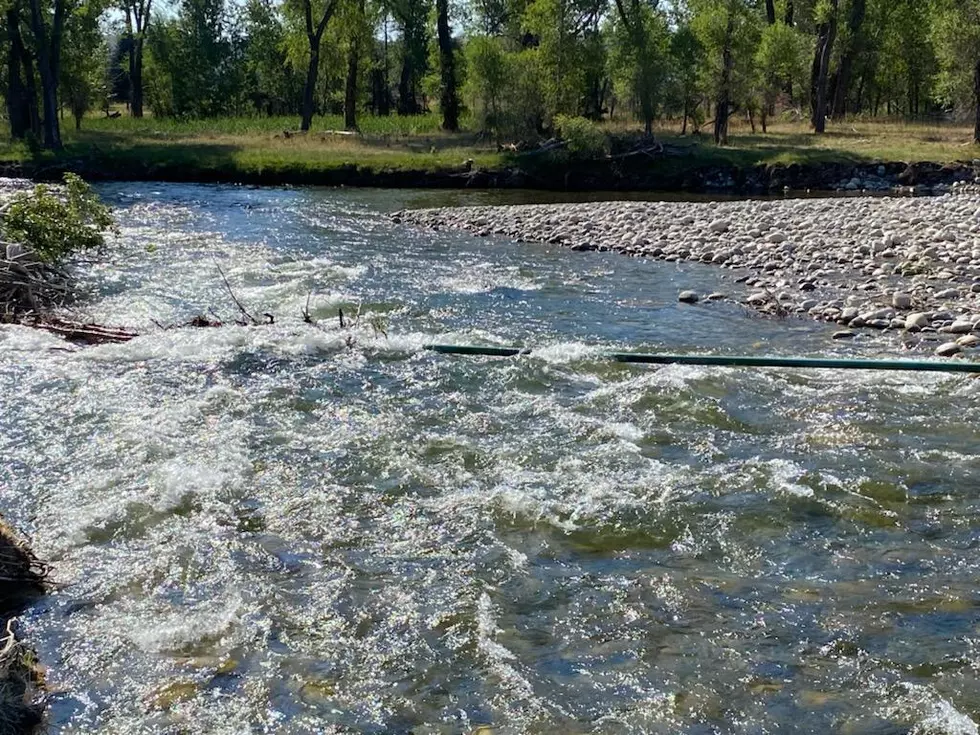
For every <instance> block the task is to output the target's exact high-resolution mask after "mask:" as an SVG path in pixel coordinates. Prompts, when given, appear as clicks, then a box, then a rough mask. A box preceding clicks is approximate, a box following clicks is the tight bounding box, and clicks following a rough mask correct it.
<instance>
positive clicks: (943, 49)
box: [933, 0, 980, 145]
mask: <svg viewBox="0 0 980 735" xmlns="http://www.w3.org/2000/svg"><path fill="white" fill-rule="evenodd" d="M933 38H934V39H935V42H936V50H937V53H938V57H939V63H940V68H941V69H942V74H941V76H940V79H939V89H940V92H941V95H942V97H943V99H945V101H946V102H947V103H948V104H950V105H955V104H957V102H959V101H961V100H964V99H970V100H971V101H972V107H973V123H974V127H973V142H974V144H976V145H980V0H940V2H939V3H937V7H936V10H935V20H934V25H933Z"/></svg>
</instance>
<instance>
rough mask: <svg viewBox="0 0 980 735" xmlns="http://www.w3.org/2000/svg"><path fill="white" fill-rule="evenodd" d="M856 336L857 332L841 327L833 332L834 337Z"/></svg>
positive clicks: (847, 337)
mask: <svg viewBox="0 0 980 735" xmlns="http://www.w3.org/2000/svg"><path fill="white" fill-rule="evenodd" d="M856 336H857V332H852V331H851V330H850V329H841V330H840V331H837V332H834V339H851V338H852V337H856Z"/></svg>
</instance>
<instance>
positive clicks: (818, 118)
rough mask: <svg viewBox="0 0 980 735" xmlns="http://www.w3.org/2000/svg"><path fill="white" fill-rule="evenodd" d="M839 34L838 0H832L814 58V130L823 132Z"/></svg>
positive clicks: (825, 124)
mask: <svg viewBox="0 0 980 735" xmlns="http://www.w3.org/2000/svg"><path fill="white" fill-rule="evenodd" d="M836 36H837V0H831V11H830V18H828V19H827V20H826V21H825V22H824V23H821V24H820V29H819V32H818V35H817V49H816V54H815V56H814V59H813V70H812V71H813V77H812V83H813V84H812V89H811V93H810V94H811V101H812V106H813V121H812V122H813V130H814V132H817V133H823V132H824V131H825V130H826V127H827V74H828V71H829V67H830V54H831V52H832V50H833V48H834V39H835V38H836Z"/></svg>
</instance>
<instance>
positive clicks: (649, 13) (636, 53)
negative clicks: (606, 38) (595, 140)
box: [610, 0, 669, 135]
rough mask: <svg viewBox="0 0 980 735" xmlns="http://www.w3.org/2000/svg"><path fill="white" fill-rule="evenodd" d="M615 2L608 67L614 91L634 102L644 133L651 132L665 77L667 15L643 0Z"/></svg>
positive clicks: (650, 133)
mask: <svg viewBox="0 0 980 735" xmlns="http://www.w3.org/2000/svg"><path fill="white" fill-rule="evenodd" d="M615 5H616V13H615V15H614V16H613V21H612V33H611V36H610V43H611V45H612V53H611V57H610V62H611V63H610V67H611V70H612V73H613V76H614V78H615V79H616V82H617V87H618V89H617V92H619V93H620V94H622V95H623V96H625V97H626V98H627V99H631V100H632V101H633V102H634V105H635V108H636V110H637V111H638V112H639V114H640V118H641V119H642V120H643V131H644V134H646V135H652V134H653V121H654V118H655V117H656V114H657V103H658V99H659V97H660V96H661V94H662V92H663V87H664V85H665V83H666V78H667V67H668V62H667V55H668V43H669V29H668V27H667V19H666V18H665V17H664V15H663V14H662V13H661V12H659V10H658V8H657V7H656V6H651V5H649V4H647V3H646V2H644V1H643V0H615Z"/></svg>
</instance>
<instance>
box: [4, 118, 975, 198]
mask: <svg viewBox="0 0 980 735" xmlns="http://www.w3.org/2000/svg"><path fill="white" fill-rule="evenodd" d="M342 122H343V121H342V120H341V119H340V118H339V117H322V118H317V119H316V120H315V122H314V128H313V130H312V131H310V133H308V134H306V135H299V134H296V133H295V132H294V131H295V128H296V123H297V120H296V119H295V118H294V117H288V118H274V117H273V118H225V119H217V120H196V121H174V120H166V119H154V118H150V117H148V118H144V119H142V120H134V119H131V118H128V117H125V116H124V117H121V118H117V119H108V118H105V117H92V118H88V119H86V120H85V121H84V122H83V127H82V130H79V131H76V130H74V129H70V128H68V127H66V130H65V131H64V138H65V144H66V146H65V150H64V151H63V152H62V153H60V154H58V155H54V154H51V153H48V152H42V153H37V152H34V151H32V150H31V149H30V148H29V147H28V146H26V145H24V144H14V143H9V142H6V143H3V144H0V160H2V161H5V162H8V163H14V162H20V163H24V164H29V165H32V166H35V167H37V166H41V167H43V166H45V165H58V164H63V163H65V162H77V161H84V162H85V164H86V166H87V167H88V168H89V169H90V170H93V171H100V172H102V173H104V174H105V175H107V176H111V175H113V173H116V174H118V175H123V174H126V173H131V172H133V171H140V172H145V174H146V175H148V176H151V177H152V176H153V175H154V172H157V173H160V174H161V175H164V174H165V175H166V177H167V178H173V177H178V178H179V177H180V175H181V174H182V173H183V174H186V176H187V178H190V179H209V178H214V179H227V180H236V178H241V179H242V180H251V179H255V178H257V177H258V178H261V179H263V180H265V179H268V180H270V181H275V180H276V179H277V178H278V179H281V180H282V182H283V183H288V182H290V181H296V182H302V183H309V182H315V181H316V180H317V178H318V176H320V175H323V176H324V178H325V181H326V182H327V183H329V182H330V174H331V172H337V171H340V170H343V169H350V168H352V167H356V168H357V169H358V170H360V171H364V172H403V173H405V174H410V173H420V172H429V173H439V172H442V173H445V172H452V171H456V172H460V171H463V170H464V162H465V161H467V160H472V162H473V167H474V168H479V169H484V170H487V169H489V170H500V169H506V168H514V167H520V168H524V169H532V170H533V169H534V168H539V169H541V168H544V167H547V166H550V165H551V164H552V162H551V161H550V160H548V159H547V158H546V157H542V156H530V157H528V156H524V155H521V154H515V153H509V152H499V151H498V150H497V146H496V145H495V144H494V143H493V142H491V141H489V140H487V139H486V138H485V137H482V136H479V135H478V134H476V133H475V132H474V131H472V130H469V131H464V132H462V133H458V134H453V135H450V134H446V133H443V132H442V131H440V130H439V120H438V119H437V118H436V116H434V115H427V116H420V117H409V118H399V117H395V116H392V117H387V118H375V117H367V116H365V117H363V118H362V119H361V126H362V128H361V134H360V135H356V136H354V135H345V134H342V133H340V132H339V131H340V130H341V129H342V127H343V125H342ZM66 125H68V121H67V120H66ZM605 127H606V129H607V130H608V131H609V132H610V133H611V134H624V133H628V132H630V131H631V130H633V128H632V127H629V126H625V125H616V124H610V125H606V126H605ZM4 137H5V136H4ZM658 137H659V139H660V140H662V141H663V142H664V143H667V144H670V145H671V146H673V147H674V148H675V151H674V155H672V156H668V157H666V158H664V159H660V160H656V161H655V160H653V159H649V160H647V161H644V165H645V166H646V167H647V170H648V171H650V170H653V171H656V170H658V168H659V169H663V171H664V173H665V174H668V173H670V174H674V175H676V174H677V173H678V172H679V171H681V172H682V171H684V170H696V169H699V168H702V169H703V168H706V167H711V166H734V167H741V168H748V167H753V166H760V165H772V164H774V165H790V164H803V165H807V164H820V163H855V164H857V163H869V162H876V161H885V162H897V161H905V162H915V161H931V162H937V163H945V162H949V161H955V160H971V159H973V158H974V157H975V156H980V149H978V148H976V147H974V146H973V145H972V144H971V142H970V141H971V137H972V131H971V130H970V129H968V128H965V127H959V126H953V125H937V124H929V125H927V124H920V123H903V122H880V121H873V122H846V123H841V124H835V125H832V126H831V127H830V130H829V132H828V133H827V134H826V135H823V136H816V135H813V134H812V133H810V132H809V131H808V129H807V126H806V125H805V124H804V123H787V122H783V123H779V124H777V125H774V126H772V127H770V129H769V132H768V133H767V134H762V133H761V132H757V133H753V132H751V131H750V130H748V129H747V126H746V125H745V124H743V123H741V121H739V122H738V123H736V124H735V125H733V134H732V137H731V145H729V146H727V147H724V148H721V147H718V146H715V145H714V143H713V142H711V141H710V139H709V138H708V137H706V136H690V135H689V136H680V135H678V134H677V126H674V127H672V128H664V129H662V130H660V131H658Z"/></svg>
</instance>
